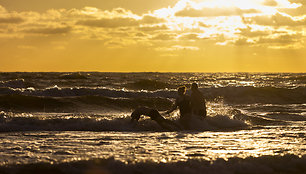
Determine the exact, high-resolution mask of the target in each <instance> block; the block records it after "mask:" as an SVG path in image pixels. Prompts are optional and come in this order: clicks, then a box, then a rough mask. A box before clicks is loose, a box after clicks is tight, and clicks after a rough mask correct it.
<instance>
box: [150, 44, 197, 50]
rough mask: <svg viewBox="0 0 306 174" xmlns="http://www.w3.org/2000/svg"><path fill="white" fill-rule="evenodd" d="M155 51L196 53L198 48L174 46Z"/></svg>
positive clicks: (159, 48)
mask: <svg viewBox="0 0 306 174" xmlns="http://www.w3.org/2000/svg"><path fill="white" fill-rule="evenodd" d="M155 50H157V51H198V50H199V47H194V46H183V45H174V46H171V47H158V48H156V49H155Z"/></svg>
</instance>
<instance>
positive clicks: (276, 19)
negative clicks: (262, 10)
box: [244, 13, 306, 26]
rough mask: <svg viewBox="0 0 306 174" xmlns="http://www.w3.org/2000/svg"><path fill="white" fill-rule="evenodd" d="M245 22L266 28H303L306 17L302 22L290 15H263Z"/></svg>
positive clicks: (245, 19)
mask: <svg viewBox="0 0 306 174" xmlns="http://www.w3.org/2000/svg"><path fill="white" fill-rule="evenodd" d="M244 22H246V23H249V24H250V23H252V24H258V25H266V26H301V25H305V24H306V17H304V18H303V19H301V20H296V19H294V18H293V17H291V16H289V15H285V14H281V13H276V14H274V15H270V16H267V15H261V16H255V17H249V18H244Z"/></svg>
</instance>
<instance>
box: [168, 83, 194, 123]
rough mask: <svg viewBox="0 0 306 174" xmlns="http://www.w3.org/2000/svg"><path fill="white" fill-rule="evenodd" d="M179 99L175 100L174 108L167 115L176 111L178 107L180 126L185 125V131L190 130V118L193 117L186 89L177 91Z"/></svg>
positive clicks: (181, 88) (182, 87)
mask: <svg viewBox="0 0 306 174" xmlns="http://www.w3.org/2000/svg"><path fill="white" fill-rule="evenodd" d="M177 93H178V97H177V98H176V100H175V103H174V105H173V107H172V108H171V109H170V110H169V111H167V112H166V113H167V114H169V113H171V112H173V111H174V110H176V108H177V107H178V108H179V110H180V120H179V121H180V124H181V125H183V127H184V128H185V129H189V128H190V125H189V124H190V117H191V102H190V97H189V96H188V95H186V87H185V86H181V87H179V88H178V90H177Z"/></svg>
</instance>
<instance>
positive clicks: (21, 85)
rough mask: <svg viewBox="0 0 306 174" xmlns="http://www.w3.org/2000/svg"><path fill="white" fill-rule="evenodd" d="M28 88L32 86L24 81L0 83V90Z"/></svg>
mask: <svg viewBox="0 0 306 174" xmlns="http://www.w3.org/2000/svg"><path fill="white" fill-rule="evenodd" d="M30 86H32V85H31V84H30V83H27V82H25V80H24V79H15V80H8V81H0V88H4V87H6V88H27V87H30Z"/></svg>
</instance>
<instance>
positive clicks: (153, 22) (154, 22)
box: [140, 15, 166, 24]
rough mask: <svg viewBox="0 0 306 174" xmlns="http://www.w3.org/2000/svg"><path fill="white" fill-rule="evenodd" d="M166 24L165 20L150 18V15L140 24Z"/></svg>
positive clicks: (144, 17) (143, 18)
mask: <svg viewBox="0 0 306 174" xmlns="http://www.w3.org/2000/svg"><path fill="white" fill-rule="evenodd" d="M164 22H166V20H165V19H162V18H157V17H154V16H150V15H144V16H143V17H142V19H141V21H140V23H144V24H158V23H164Z"/></svg>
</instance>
